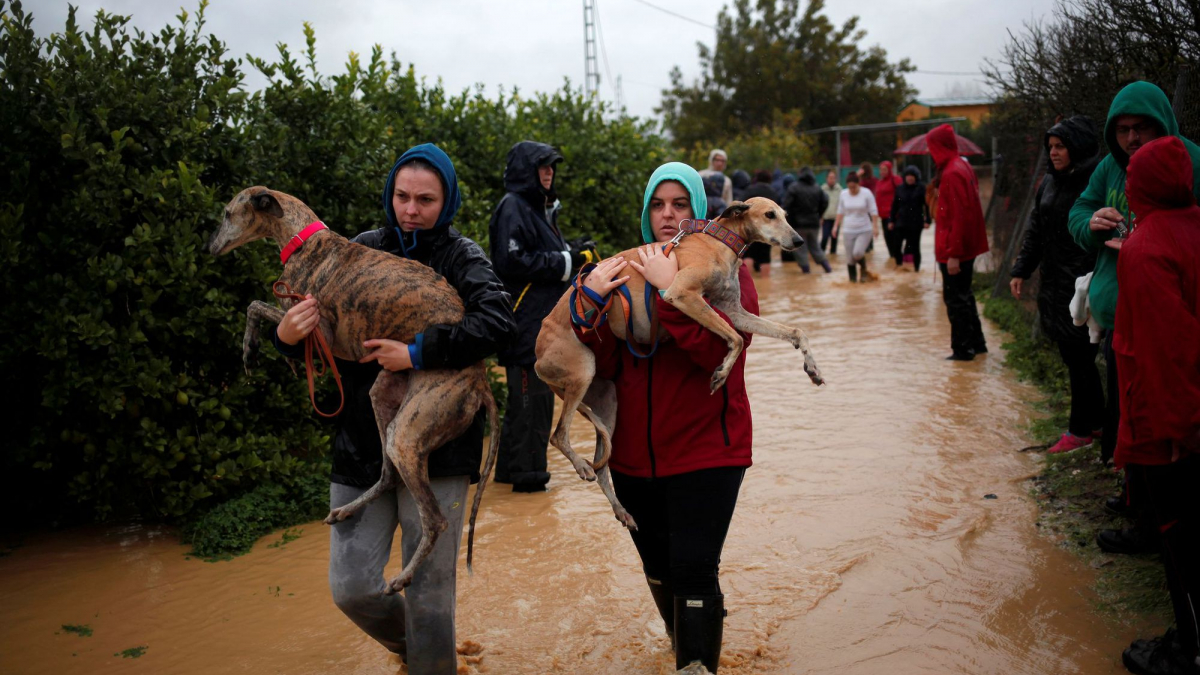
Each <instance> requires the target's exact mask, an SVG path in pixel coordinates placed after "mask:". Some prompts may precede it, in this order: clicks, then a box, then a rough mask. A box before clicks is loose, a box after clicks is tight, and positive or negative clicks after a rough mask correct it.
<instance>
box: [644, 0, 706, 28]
mask: <svg viewBox="0 0 1200 675" xmlns="http://www.w3.org/2000/svg"><path fill="white" fill-rule="evenodd" d="M634 1H635V2H640V3H642V4H643V5H645V6H647V7H650V8H653V9H657V10H658V11H660V12H662V13H664V14H670V15H671V16H673V17H675V18H677V19H683V20H684V21H688V22H691V23H694V24H696V25H697V26H704V27H705V28H711V29H713V30H716V29H717V27H716V26H714V25H712V24H708V23H704V22H703V21H697V20H695V19H693V18H692V17H690V16H685V15H683V14H680V13H678V12H673V11H671V10H669V9H667V8H666V7H659V6H658V5H656V4H654V3H650V2H646V0H634Z"/></svg>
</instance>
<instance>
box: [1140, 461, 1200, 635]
mask: <svg viewBox="0 0 1200 675" xmlns="http://www.w3.org/2000/svg"><path fill="white" fill-rule="evenodd" d="M1125 471H1126V475H1127V476H1128V479H1129V483H1130V491H1131V492H1137V493H1139V494H1141V495H1142V496H1143V497H1144V498H1145V501H1146V504H1145V506H1146V508H1147V509H1149V510H1150V514H1151V517H1152V518H1153V520H1154V523H1155V525H1157V526H1158V530H1159V532H1161V533H1162V560H1163V565H1164V566H1165V567H1166V569H1167V589H1168V590H1169V591H1170V593H1171V606H1172V608H1173V609H1174V610H1175V624H1176V628H1177V630H1178V639H1179V644H1180V645H1182V647H1183V648H1184V650H1185V652H1186V653H1187V654H1188V655H1189V656H1192V657H1193V658H1194V657H1195V656H1196V654H1197V653H1198V652H1200V627H1198V626H1197V614H1198V613H1200V492H1197V491H1196V486H1197V485H1200V455H1194V454H1193V455H1188V456H1186V457H1184V458H1183V459H1181V460H1179V461H1177V462H1173V463H1171V464H1164V465H1161V466H1149V465H1145V464H1128V465H1126V467H1125Z"/></svg>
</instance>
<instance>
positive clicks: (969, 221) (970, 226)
mask: <svg viewBox="0 0 1200 675" xmlns="http://www.w3.org/2000/svg"><path fill="white" fill-rule="evenodd" d="M925 142H926V144H927V145H928V146H929V154H930V155H931V156H932V157H933V162H934V164H937V167H938V199H937V213H936V214H935V215H934V218H933V220H934V223H936V225H937V236H936V237H935V238H934V244H933V253H934V257H936V258H937V261H938V262H940V263H944V262H946V261H948V260H949V259H950V258H958V259H959V260H973V259H975V258H977V257H979V256H981V255H983V254H984V253H987V251H988V240H987V228H986V226H985V225H984V222H983V206H982V205H981V204H980V203H979V181H978V180H977V179H976V178H975V171H974V170H973V169H971V165H969V164H967V163H966V162H964V161H963V160H962V158H961V157H959V155H958V141H956V140H955V138H954V128H953V127H951V126H950V125H949V124H943V125H942V126H940V127H937V128H936V129H934V130H933V131H931V132H929V134H928V135H926V136H925Z"/></svg>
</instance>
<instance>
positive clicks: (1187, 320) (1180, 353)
mask: <svg viewBox="0 0 1200 675" xmlns="http://www.w3.org/2000/svg"><path fill="white" fill-rule="evenodd" d="M1127 171H1128V176H1127V178H1126V183H1125V193H1126V196H1127V198H1128V200H1129V209H1130V211H1132V212H1133V213H1135V214H1136V216H1137V217H1136V220H1135V221H1134V222H1135V227H1136V229H1135V230H1134V232H1133V233H1132V234H1131V235H1130V236H1129V238H1128V240H1127V241H1126V242H1125V243H1124V244H1123V245H1121V244H1116V243H1115V242H1110V245H1112V246H1113V248H1120V251H1121V255H1120V257H1119V258H1118V259H1117V283H1118V285H1119V287H1120V289H1121V293H1120V295H1118V296H1117V312H1116V322H1115V323H1116V325H1115V329H1114V335H1113V351H1114V352H1115V353H1116V357H1117V376H1118V379H1119V382H1120V395H1121V425H1120V428H1119V430H1118V432H1117V447H1116V452H1115V454H1114V458H1115V460H1116V462H1117V465H1118V466H1124V467H1125V469H1126V475H1127V476H1128V479H1129V482H1130V492H1131V494H1133V493H1134V488H1137V490H1136V493H1137V494H1141V495H1144V498H1145V500H1146V502H1147V504H1146V506H1147V507H1148V508H1149V509H1150V512H1151V513H1152V515H1153V516H1154V519H1155V521H1156V524H1157V525H1158V528H1159V530H1160V531H1161V532H1162V560H1163V564H1164V565H1165V566H1166V568H1167V586H1168V588H1169V590H1170V593H1171V604H1172V605H1173V606H1174V609H1175V622H1176V629H1175V630H1174V631H1168V632H1167V635H1165V636H1163V637H1162V638H1158V639H1155V640H1137V641H1135V642H1134V643H1133V644H1132V645H1130V646H1129V648H1128V649H1126V650H1125V653H1124V655H1123V658H1124V662H1125V667H1126V668H1128V669H1129V670H1130V671H1131V672H1133V673H1144V674H1153V675H1159V674H1174V673H1184V674H1190V675H1200V660H1198V658H1197V656H1198V654H1200V627H1198V626H1197V623H1198V622H1197V615H1198V614H1200V493H1198V492H1197V488H1200V208H1197V206H1196V200H1195V198H1194V197H1193V196H1192V162H1191V158H1190V157H1189V156H1188V152H1187V149H1186V148H1185V147H1184V145H1183V143H1182V142H1181V141H1180V140H1179V139H1178V138H1175V137H1173V136H1168V137H1164V138H1160V139H1158V140H1155V141H1152V142H1150V143H1147V144H1146V145H1145V146H1143V147H1142V148H1141V149H1140V150H1139V151H1138V152H1137V154H1135V155H1134V156H1133V157H1132V158H1130V160H1129V168H1128V170H1127Z"/></svg>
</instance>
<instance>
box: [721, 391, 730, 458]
mask: <svg viewBox="0 0 1200 675" xmlns="http://www.w3.org/2000/svg"><path fill="white" fill-rule="evenodd" d="M721 398H722V399H724V400H723V401H722V402H721V433H722V434H724V436H725V447H727V448H728V447H729V427H727V426H725V413H727V412H729V387H721Z"/></svg>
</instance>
